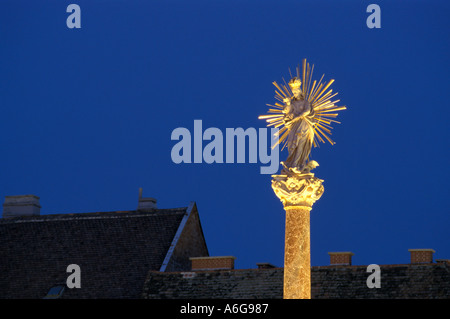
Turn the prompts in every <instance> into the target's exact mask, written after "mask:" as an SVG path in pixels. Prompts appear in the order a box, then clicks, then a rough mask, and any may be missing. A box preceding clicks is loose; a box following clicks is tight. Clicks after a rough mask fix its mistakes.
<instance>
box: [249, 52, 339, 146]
mask: <svg viewBox="0 0 450 319" xmlns="http://www.w3.org/2000/svg"><path fill="white" fill-rule="evenodd" d="M301 70H302V74H300V66H297V67H296V76H295V77H293V76H292V74H291V70H290V69H289V74H290V76H291V80H290V81H289V82H288V83H286V81H285V80H284V79H283V82H284V84H281V85H280V84H278V83H277V82H275V81H274V82H273V83H272V84H273V85H274V86H275V88H276V90H275V99H276V100H278V101H279V102H276V103H274V104H267V106H269V107H270V108H269V111H268V113H269V114H267V115H261V116H259V117H258V118H259V119H263V120H266V121H267V123H268V126H273V127H278V128H280V129H279V131H278V134H277V136H278V137H279V138H278V141H277V143H276V144H275V145H273V147H275V146H276V145H277V144H280V145H281V144H282V145H283V148H284V147H285V146H286V144H287V140H288V136H289V134H290V133H291V130H292V129H293V127H295V123H296V121H299V120H300V119H303V120H305V122H306V123H308V125H310V126H311V127H312V129H313V131H314V137H313V139H312V143H313V145H314V147H318V146H319V142H322V143H325V140H326V141H328V142H329V143H330V144H332V145H333V144H335V142H334V141H333V140H332V139H331V138H330V135H331V130H332V126H331V124H332V123H338V124H339V123H340V122H338V121H336V120H334V118H336V117H337V116H338V113H337V112H338V111H342V110H346V109H347V108H346V107H345V106H338V105H336V104H337V103H339V102H340V100H335V101H332V99H333V98H334V97H335V96H336V95H337V94H338V93H337V92H333V90H332V89H329V88H330V86H331V85H332V84H333V83H334V79H331V80H329V81H325V82H324V81H323V79H324V75H322V77H321V78H320V80H319V81H316V80H314V81H312V74H313V71H314V64H313V65H311V66H310V64H309V63H307V62H306V59H304V60H303V64H302V69H301ZM298 100H304V101H307V102H308V103H309V104H310V107H311V109H312V111H311V112H310V113H309V114H303V115H301V116H300V117H298V118H296V117H295V112H294V111H292V107H291V104H292V103H294V102H295V101H298ZM297 103H298V102H297Z"/></svg>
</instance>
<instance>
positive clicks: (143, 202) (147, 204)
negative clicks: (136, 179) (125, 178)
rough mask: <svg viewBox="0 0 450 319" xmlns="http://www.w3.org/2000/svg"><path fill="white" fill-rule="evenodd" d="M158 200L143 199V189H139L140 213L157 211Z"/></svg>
mask: <svg viewBox="0 0 450 319" xmlns="http://www.w3.org/2000/svg"><path fill="white" fill-rule="evenodd" d="M156 208H157V207H156V199H154V198H151V197H142V188H139V200H138V208H137V210H138V211H141V212H146V211H152V210H154V209H156Z"/></svg>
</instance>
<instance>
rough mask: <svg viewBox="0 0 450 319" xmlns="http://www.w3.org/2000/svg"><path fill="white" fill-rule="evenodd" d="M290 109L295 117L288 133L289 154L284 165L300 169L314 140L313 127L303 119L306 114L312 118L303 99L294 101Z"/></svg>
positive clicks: (308, 107) (307, 104)
mask: <svg viewBox="0 0 450 319" xmlns="http://www.w3.org/2000/svg"><path fill="white" fill-rule="evenodd" d="M292 111H293V114H294V116H295V119H294V123H293V124H292V125H291V127H290V133H289V134H288V140H287V145H288V150H289V156H288V158H287V160H286V162H285V165H286V166H287V167H292V168H294V167H295V168H298V169H302V168H303V166H304V165H305V164H306V162H307V161H308V157H309V153H310V152H311V148H312V145H313V141H314V129H313V127H312V126H311V125H310V124H309V123H308V122H307V121H306V120H305V119H304V117H306V116H307V117H311V118H312V114H310V111H311V107H310V105H309V103H308V102H306V101H304V100H300V101H295V102H293V105H292ZM306 114H307V115H306Z"/></svg>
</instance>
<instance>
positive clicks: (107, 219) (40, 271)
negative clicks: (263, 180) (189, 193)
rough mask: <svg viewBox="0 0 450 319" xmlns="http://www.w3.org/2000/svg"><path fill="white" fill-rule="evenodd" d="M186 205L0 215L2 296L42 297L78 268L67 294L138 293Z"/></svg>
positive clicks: (106, 295) (157, 265)
mask: <svg viewBox="0 0 450 319" xmlns="http://www.w3.org/2000/svg"><path fill="white" fill-rule="evenodd" d="M186 215H187V207H184V208H177V209H154V210H152V211H149V212H141V211H125V212H103V213H81V214H58V215H41V216H28V217H15V218H3V219H0V274H1V275H0V298H42V297H44V296H45V295H46V294H47V292H48V291H49V289H50V288H51V287H52V286H54V285H57V284H59V283H65V282H66V280H67V277H68V276H69V275H70V273H67V272H66V269H67V266H68V265H70V264H77V265H79V266H80V268H81V289H76V288H74V289H66V291H65V292H64V295H63V298H64V297H71V298H140V297H141V293H142V287H143V283H144V281H145V278H146V275H147V273H148V271H149V270H160V268H161V265H162V263H163V260H164V259H165V258H166V257H167V254H168V251H169V248H170V246H171V244H172V243H173V240H174V236H175V234H176V233H177V231H179V228H180V224H181V222H182V220H183V217H185V216H186Z"/></svg>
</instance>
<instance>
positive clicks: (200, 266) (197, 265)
mask: <svg viewBox="0 0 450 319" xmlns="http://www.w3.org/2000/svg"><path fill="white" fill-rule="evenodd" d="M235 259H236V257H233V256H219V257H190V258H189V260H191V262H192V270H218V269H229V270H230V269H234V260H235Z"/></svg>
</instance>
